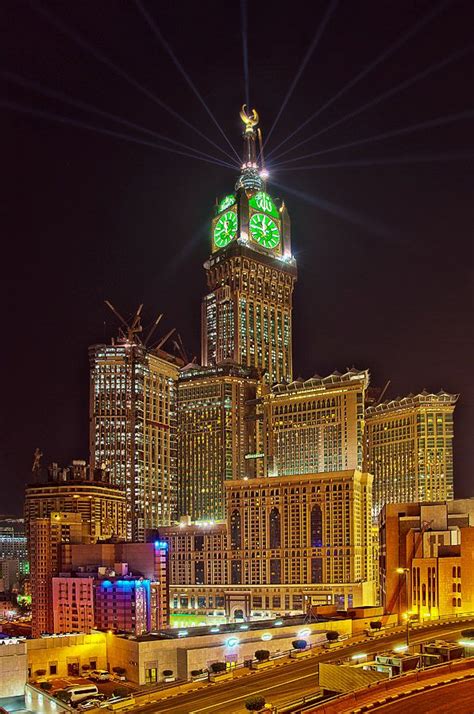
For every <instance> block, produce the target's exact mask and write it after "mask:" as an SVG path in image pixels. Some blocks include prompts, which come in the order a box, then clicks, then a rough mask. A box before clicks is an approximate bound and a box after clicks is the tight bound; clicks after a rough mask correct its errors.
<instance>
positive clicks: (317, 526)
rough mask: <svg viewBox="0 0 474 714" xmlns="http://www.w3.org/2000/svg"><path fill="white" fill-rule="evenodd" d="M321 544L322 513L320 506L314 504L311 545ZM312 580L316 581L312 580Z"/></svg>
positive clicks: (315, 546) (314, 546)
mask: <svg viewBox="0 0 474 714" xmlns="http://www.w3.org/2000/svg"><path fill="white" fill-rule="evenodd" d="M322 544H323V515H322V512H321V507H320V506H318V505H316V506H313V508H312V509H311V547H312V548H321V546H322ZM313 582H316V581H314V580H313Z"/></svg>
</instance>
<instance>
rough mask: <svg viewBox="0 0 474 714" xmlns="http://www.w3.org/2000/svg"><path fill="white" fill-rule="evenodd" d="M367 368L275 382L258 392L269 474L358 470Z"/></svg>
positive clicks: (361, 444)
mask: <svg viewBox="0 0 474 714" xmlns="http://www.w3.org/2000/svg"><path fill="white" fill-rule="evenodd" d="M368 384H369V374H368V372H367V370H364V371H359V370H356V369H351V370H349V371H348V372H346V373H345V374H339V372H334V373H333V374H330V375H329V376H327V377H319V376H318V375H316V376H314V377H312V378H311V379H307V380H306V381H304V382H303V381H295V382H292V383H291V384H288V385H285V384H277V385H275V386H274V387H273V388H272V390H271V391H269V392H268V393H267V394H266V395H264V396H263V399H262V402H263V424H264V428H263V432H264V434H265V435H266V438H267V444H266V449H265V473H267V474H268V475H269V476H290V475H296V476H297V475H302V474H314V473H324V472H330V471H343V470H346V469H359V470H361V469H362V464H363V446H364V398H365V391H366V389H367V387H368Z"/></svg>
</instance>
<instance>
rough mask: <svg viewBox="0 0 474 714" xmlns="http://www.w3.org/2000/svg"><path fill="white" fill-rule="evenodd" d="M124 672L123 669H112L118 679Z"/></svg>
mask: <svg viewBox="0 0 474 714" xmlns="http://www.w3.org/2000/svg"><path fill="white" fill-rule="evenodd" d="M126 671H127V670H126V669H125V667H112V672H115V674H118V676H119V677H122V676H123V675H124V674H125V672H126Z"/></svg>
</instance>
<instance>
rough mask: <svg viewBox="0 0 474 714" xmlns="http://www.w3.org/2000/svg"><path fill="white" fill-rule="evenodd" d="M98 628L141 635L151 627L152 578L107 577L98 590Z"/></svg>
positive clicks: (96, 615)
mask: <svg viewBox="0 0 474 714" xmlns="http://www.w3.org/2000/svg"><path fill="white" fill-rule="evenodd" d="M95 624H96V627H97V629H98V630H114V631H115V632H130V633H133V634H134V635H141V634H142V633H144V632H149V631H150V629H151V617H150V581H149V580H145V579H143V578H139V579H136V578H132V577H119V578H106V579H104V580H102V581H101V582H99V583H97V585H96V590H95Z"/></svg>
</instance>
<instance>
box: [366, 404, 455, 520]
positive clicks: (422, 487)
mask: <svg viewBox="0 0 474 714" xmlns="http://www.w3.org/2000/svg"><path fill="white" fill-rule="evenodd" d="M458 396H459V395H457V394H448V393H446V392H443V391H440V392H439V393H438V394H428V392H422V393H421V394H416V395H412V394H410V395H409V396H408V397H404V398H403V399H393V400H390V401H387V402H383V403H381V404H378V405H377V406H372V407H368V408H367V410H366V419H365V423H366V433H367V441H366V448H367V456H366V465H365V468H366V469H367V471H369V472H370V473H371V474H373V475H374V515H378V513H379V512H380V510H381V508H382V506H383V505H384V504H386V503H406V502H411V503H413V502H415V503H416V502H419V501H451V500H452V499H453V498H454V495H453V435H454V433H453V412H454V408H455V405H456V402H457V399H458Z"/></svg>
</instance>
